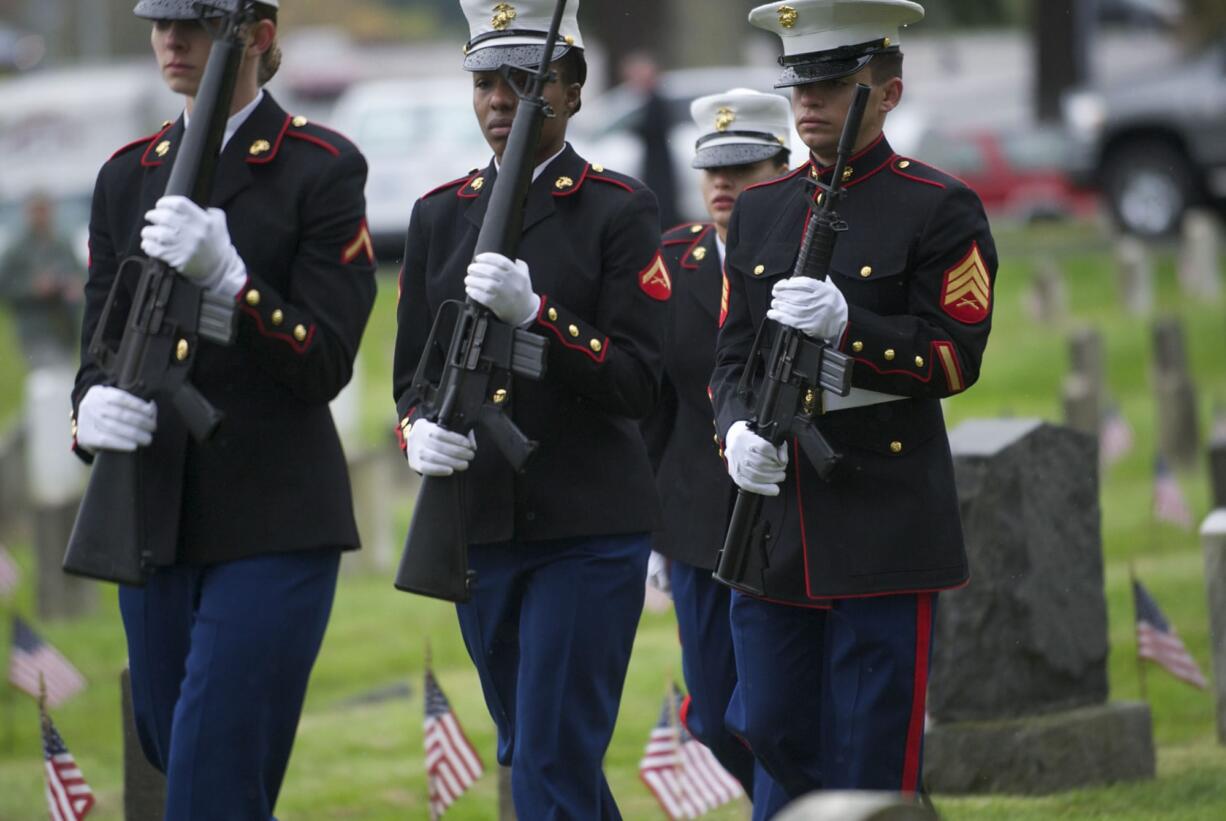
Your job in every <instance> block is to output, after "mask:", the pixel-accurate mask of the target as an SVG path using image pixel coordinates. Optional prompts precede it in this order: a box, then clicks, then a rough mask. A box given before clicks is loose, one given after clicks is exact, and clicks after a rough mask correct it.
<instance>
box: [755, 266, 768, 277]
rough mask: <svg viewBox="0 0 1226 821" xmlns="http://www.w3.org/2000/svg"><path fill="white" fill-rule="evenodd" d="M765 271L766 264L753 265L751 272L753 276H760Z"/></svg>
mask: <svg viewBox="0 0 1226 821" xmlns="http://www.w3.org/2000/svg"><path fill="white" fill-rule="evenodd" d="M765 271H766V266H765V265H755V266H754V267H753V274H754V276H757V277H760V276H762V274H763V272H765Z"/></svg>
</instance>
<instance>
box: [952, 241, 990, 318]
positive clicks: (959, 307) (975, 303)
mask: <svg viewBox="0 0 1226 821" xmlns="http://www.w3.org/2000/svg"><path fill="white" fill-rule="evenodd" d="M991 308H992V279H991V277H989V276H988V268H987V266H986V265H984V262H983V256H982V255H981V254H980V253H979V244H978V243H971V250H970V251H968V252H967V254H966V256H965V257H963V258H962V260H961V261H960V262H959V263H958V264H957V265H955V266H954V267H952V268H950V269H949V270H948V271H946V272H945V282H944V284H943V285H942V287H941V310H943V311H945V313H947V314H949V315H950V316H952V317H953V318H954V319H956V320H958V321H959V322H962V323H964V324H966V325H975V324H977V323H980V322H982V321H983V320H985V319H987V317H988V313H989V311H991Z"/></svg>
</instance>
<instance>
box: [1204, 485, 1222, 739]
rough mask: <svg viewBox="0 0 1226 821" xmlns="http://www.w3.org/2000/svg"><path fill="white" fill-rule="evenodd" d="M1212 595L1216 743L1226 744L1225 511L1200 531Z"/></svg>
mask: <svg viewBox="0 0 1226 821" xmlns="http://www.w3.org/2000/svg"><path fill="white" fill-rule="evenodd" d="M1200 540H1201V545H1203V547H1204V550H1205V587H1206V588H1207V589H1208V594H1209V647H1210V649H1211V650H1212V652H1213V676H1212V679H1213V695H1214V704H1215V706H1216V707H1217V740H1218V743H1220V744H1226V508H1218V509H1217V510H1215V511H1213V512H1212V513H1210V514H1209V516H1208V518H1206V519H1205V521H1204V524H1202V525H1201V528H1200Z"/></svg>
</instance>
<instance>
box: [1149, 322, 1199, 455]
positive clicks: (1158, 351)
mask: <svg viewBox="0 0 1226 821" xmlns="http://www.w3.org/2000/svg"><path fill="white" fill-rule="evenodd" d="M1153 344H1154V371H1153V379H1154V399H1155V401H1156V402H1157V405H1158V413H1157V418H1158V450H1159V452H1160V453H1162V454H1164V455H1165V456H1166V458H1167V459H1168V460H1170V462H1171V463H1172V464H1174V465H1176V466H1178V467H1188V466H1190V465H1192V464H1194V463H1195V462H1196V459H1197V457H1198V455H1199V453H1200V431H1199V427H1198V424H1197V414H1196V387H1195V386H1194V385H1193V384H1192V377H1191V376H1190V374H1189V372H1188V354H1187V347H1186V345H1185V344H1184V334H1183V326H1182V325H1181V324H1180V322H1179V320H1178V319H1174V318H1166V319H1161V320H1158V321H1157V322H1155V323H1154V328H1153Z"/></svg>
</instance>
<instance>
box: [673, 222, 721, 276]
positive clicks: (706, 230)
mask: <svg viewBox="0 0 1226 821" xmlns="http://www.w3.org/2000/svg"><path fill="white" fill-rule="evenodd" d="M714 227H715V226H714V224H712V225H708V226H707V227H706V228H704V229H703V230H702V231H701V232H699V233H698V234H696V235H695V238H694V241H693V242H691V243H690V247H689V248H688V249H687V250H686V252H685V253H684V254H682V255H681V267H682V268H685V269H686V270H689V271H697V270H698V263H697V262H695V263H694V264H692V265H691V264H690V263H689V262H688V260H689V259H690V258H691V255H692V254H693V253H694V249H695V248H697V247H698V246H699V245H700V244H702V241H703V239H705V238H706V236H707V234H709V233H711V229H712V228H714Z"/></svg>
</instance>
